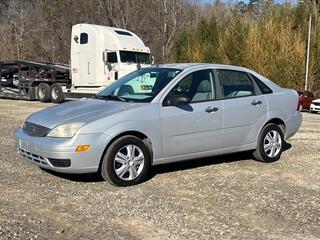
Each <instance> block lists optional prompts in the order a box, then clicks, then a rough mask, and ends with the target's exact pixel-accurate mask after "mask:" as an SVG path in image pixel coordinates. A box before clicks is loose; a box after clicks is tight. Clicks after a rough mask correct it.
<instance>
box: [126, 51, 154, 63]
mask: <svg viewBox="0 0 320 240" xmlns="http://www.w3.org/2000/svg"><path fill="white" fill-rule="evenodd" d="M120 59H121V62H123V63H140V64H150V54H149V53H143V52H131V51H120Z"/></svg>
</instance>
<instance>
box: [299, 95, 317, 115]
mask: <svg viewBox="0 0 320 240" xmlns="http://www.w3.org/2000/svg"><path fill="white" fill-rule="evenodd" d="M297 92H298V94H299V98H300V105H301V110H308V111H309V109H310V105H311V103H312V101H313V100H314V99H315V97H314V95H313V93H312V92H309V91H297Z"/></svg>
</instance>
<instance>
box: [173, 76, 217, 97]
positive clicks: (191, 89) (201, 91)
mask: <svg viewBox="0 0 320 240" xmlns="http://www.w3.org/2000/svg"><path fill="white" fill-rule="evenodd" d="M181 94H182V95H187V96H188V97H189V98H190V99H191V103H196V102H203V101H210V100H213V99H215V97H216V90H215V84H214V75H213V72H212V71H211V70H201V71H197V72H194V73H191V74H189V75H188V76H186V77H185V78H184V79H182V80H181V81H180V82H179V83H178V84H177V85H176V86H175V87H174V88H173V89H172V90H171V91H170V93H169V95H168V96H173V95H181Z"/></svg>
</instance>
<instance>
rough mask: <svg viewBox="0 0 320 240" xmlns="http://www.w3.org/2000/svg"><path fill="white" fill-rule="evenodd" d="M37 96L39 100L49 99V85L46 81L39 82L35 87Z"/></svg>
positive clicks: (46, 100)
mask: <svg viewBox="0 0 320 240" xmlns="http://www.w3.org/2000/svg"><path fill="white" fill-rule="evenodd" d="M37 97H38V99H39V101H40V102H48V101H50V86H49V85H48V84H47V83H40V84H39V86H38V89H37Z"/></svg>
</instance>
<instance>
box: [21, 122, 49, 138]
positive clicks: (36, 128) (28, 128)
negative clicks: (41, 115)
mask: <svg viewBox="0 0 320 240" xmlns="http://www.w3.org/2000/svg"><path fill="white" fill-rule="evenodd" d="M50 130H51V129H50V128H47V127H44V126H41V125H38V124H35V123H31V122H25V123H24V124H23V131H24V132H25V134H27V135H29V136H33V137H45V136H46V135H47V134H48V133H49V131H50Z"/></svg>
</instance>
